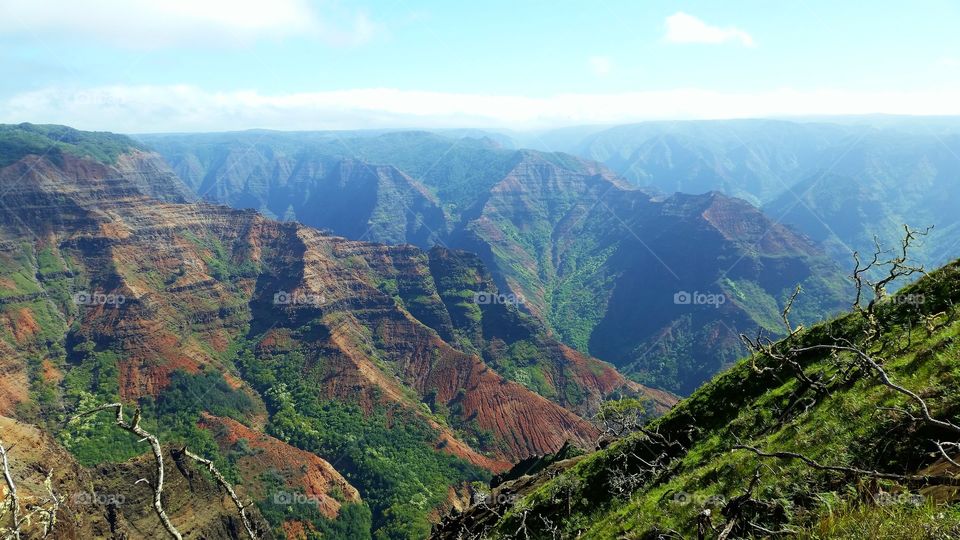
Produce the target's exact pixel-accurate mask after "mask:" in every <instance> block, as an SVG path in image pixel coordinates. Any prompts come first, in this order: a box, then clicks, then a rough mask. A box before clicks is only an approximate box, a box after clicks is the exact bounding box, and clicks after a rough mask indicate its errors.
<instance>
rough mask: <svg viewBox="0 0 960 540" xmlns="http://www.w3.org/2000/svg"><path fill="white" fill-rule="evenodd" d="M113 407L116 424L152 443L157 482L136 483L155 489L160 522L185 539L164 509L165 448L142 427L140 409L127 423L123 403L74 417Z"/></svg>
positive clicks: (140, 481) (81, 415)
mask: <svg viewBox="0 0 960 540" xmlns="http://www.w3.org/2000/svg"><path fill="white" fill-rule="evenodd" d="M110 409H113V410H114V411H115V413H116V424H117V425H118V426H119V427H120V428H122V429H124V430H126V431H129V432H130V433H133V434H134V435H136V436H137V437H140V439H141V441H147V442H148V443H150V448H151V449H152V450H153V457H154V459H155V460H156V463H157V482H156V484H153V483H151V482H150V480H148V479H146V478H141V479H140V480H137V481H136V482H135V484H140V483H144V484H147V485H148V486H150V487H151V489H153V509H154V511H155V512H156V514H157V517H158V518H160V522H161V523H162V524H163V527H164V528H165V529H166V530H167V533H169V534H170V536H171V537H172V538H175V539H176V540H183V536H182V535H181V534H180V531H178V530H177V528H176V527H174V525H173V523H172V522H171V521H170V518H169V517H167V513H166V511H165V510H164V509H163V500H162V498H163V480H164V472H163V448H161V446H160V440H159V439H157V437H156V436H155V435H152V434H150V433H148V432H147V431H145V430H144V429H143V428H141V427H140V409H137V410H136V411H135V412H134V413H133V420H132V421H131V422H129V423H127V421H126V420H124V419H123V404H122V403H110V404H108V405H102V406H100V407H97V408H96V409H92V410H89V411H87V412H85V413H81V414H80V415H78V416H76V417H74V418H81V417H84V416H90V415H93V414H96V413H98V412H101V411H106V410H110Z"/></svg>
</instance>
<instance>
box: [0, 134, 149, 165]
mask: <svg viewBox="0 0 960 540" xmlns="http://www.w3.org/2000/svg"><path fill="white" fill-rule="evenodd" d="M139 148H142V147H141V146H140V145H139V144H137V143H136V142H134V141H133V140H132V139H130V138H129V137H127V136H125V135H116V134H114V133H106V132H96V131H78V130H75V129H73V128H69V127H66V126H58V125H46V124H26V123H24V124H17V125H9V124H6V125H5V124H0V167H6V166H7V165H10V164H11V163H16V162H17V161H18V160H20V158H22V157H23V156H26V155H29V154H36V155H46V156H47V157H49V158H50V159H52V160H54V161H56V159H57V156H58V155H60V154H61V153H67V154H72V155H75V156H78V157H89V158H92V159H95V160H97V161H99V162H101V163H115V162H116V160H117V157H119V156H120V154H122V153H124V152H127V151H129V150H131V149H139Z"/></svg>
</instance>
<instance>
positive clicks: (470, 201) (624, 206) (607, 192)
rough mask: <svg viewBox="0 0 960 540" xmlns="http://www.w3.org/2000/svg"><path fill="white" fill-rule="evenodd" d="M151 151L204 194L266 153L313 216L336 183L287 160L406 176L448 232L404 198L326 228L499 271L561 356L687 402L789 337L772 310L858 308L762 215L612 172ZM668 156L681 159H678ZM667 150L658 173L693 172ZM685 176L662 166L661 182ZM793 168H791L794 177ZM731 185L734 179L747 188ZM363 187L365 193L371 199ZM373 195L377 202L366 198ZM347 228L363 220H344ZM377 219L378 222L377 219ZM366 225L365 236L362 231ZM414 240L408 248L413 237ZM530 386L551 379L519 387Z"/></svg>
mask: <svg viewBox="0 0 960 540" xmlns="http://www.w3.org/2000/svg"><path fill="white" fill-rule="evenodd" d="M145 143H146V144H149V145H153V146H155V147H156V148H158V149H159V151H160V152H161V153H162V154H163V155H164V156H165V157H167V158H168V159H170V160H171V161H172V162H173V163H176V164H179V165H178V168H182V167H185V166H187V164H189V163H193V162H195V161H201V162H202V163H204V166H203V167H202V170H203V171H205V172H204V173H203V174H204V176H203V178H210V177H211V175H212V176H213V177H216V176H217V175H223V176H224V179H223V180H222V181H220V182H219V183H218V185H220V184H226V185H230V184H231V183H233V184H237V183H242V182H247V180H245V178H253V177H256V176H257V175H254V174H252V173H251V174H247V173H243V174H234V173H232V172H231V170H230V169H228V168H227V167H226V166H221V165H220V162H217V161H216V160H214V159H211V158H210V157H209V156H212V155H221V154H223V153H231V154H236V153H240V152H241V151H242V150H243V149H244V148H249V147H250V146H251V145H253V147H255V148H258V149H259V148H262V149H264V150H263V151H259V152H258V153H259V156H260V157H258V158H252V157H247V158H245V159H257V160H259V161H258V163H261V165H259V167H260V168H261V169H263V170H266V169H269V168H277V169H283V170H288V169H289V170H291V171H293V170H294V169H297V170H299V171H300V173H299V174H300V175H301V177H302V178H303V179H304V182H301V183H299V184H297V185H292V184H284V186H283V187H282V188H278V190H276V193H280V194H283V196H284V197H293V198H296V196H293V195H291V194H292V193H295V192H298V193H299V197H300V198H302V199H304V200H306V199H309V198H310V197H312V193H313V191H311V190H312V189H314V188H310V187H307V186H308V185H310V186H313V185H319V184H323V183H324V182H326V180H325V179H326V178H327V177H328V176H329V175H328V174H327V173H326V172H309V171H310V169H309V168H307V167H298V166H296V165H283V163H287V161H284V160H290V159H293V158H292V157H291V156H296V158H295V159H294V160H293V161H291V162H290V163H307V162H310V161H311V160H313V161H322V160H323V159H326V160H331V161H333V162H339V161H340V160H345V159H346V160H359V161H361V162H364V163H386V164H390V165H392V166H395V167H396V168H398V169H400V170H402V171H403V172H404V173H407V174H409V175H410V176H411V177H413V178H416V184H414V185H420V186H424V188H425V189H426V190H429V192H431V193H434V194H436V201H437V202H436V205H438V207H439V208H441V209H442V210H443V215H442V216H441V215H439V214H428V213H424V212H423V211H422V209H423V206H422V204H421V203H418V202H417V201H419V200H422V199H409V196H408V198H407V199H404V200H405V201H406V202H407V203H406V204H405V205H394V206H391V207H389V208H387V207H384V212H372V211H371V210H370V206H369V205H367V206H363V205H359V204H357V205H353V206H350V207H344V208H343V210H342V213H340V214H337V215H338V216H339V217H338V218H337V222H333V221H327V222H325V223H324V226H325V227H329V228H330V229H331V230H333V231H334V232H335V233H337V234H342V235H345V236H347V237H350V238H352V239H358V238H361V237H362V236H363V235H365V234H366V235H370V234H374V233H375V235H374V236H372V238H374V239H379V240H382V241H386V242H391V243H394V242H410V243H414V244H417V245H419V246H421V247H429V246H432V245H433V244H434V243H438V242H442V245H445V246H449V247H451V248H455V249H464V250H467V251H471V252H474V253H477V254H479V255H480V257H481V259H482V260H483V262H484V263H485V264H486V265H487V266H488V267H489V268H490V269H491V271H492V277H493V281H494V283H496V285H497V287H498V289H499V290H500V291H502V292H503V293H504V294H505V295H508V296H509V295H512V296H511V297H510V298H512V299H513V300H520V301H522V305H520V306H519V307H520V309H521V310H522V311H524V312H526V313H529V314H531V315H533V316H534V317H535V318H537V319H539V321H540V323H541V324H543V325H545V326H547V327H548V328H550V329H551V330H552V331H553V332H555V335H556V336H557V337H558V338H559V340H560V341H562V342H563V343H565V344H566V345H568V346H570V347H572V348H574V349H576V350H578V351H580V352H581V353H584V354H591V355H594V356H597V357H599V358H601V359H603V360H606V361H608V362H611V363H613V364H614V365H616V366H618V367H620V368H624V369H625V370H627V371H628V372H631V373H630V374H631V376H632V378H634V379H635V380H637V381H640V382H643V383H645V384H648V385H650V386H657V387H660V388H666V389H669V390H671V391H675V392H680V393H686V392H690V391H692V390H693V389H694V388H696V386H697V385H698V384H700V383H701V382H703V381H704V380H706V379H707V378H708V377H709V376H710V375H712V374H713V373H716V372H717V371H718V370H720V369H721V368H722V367H723V366H726V365H729V363H730V362H732V361H733V359H735V358H736V357H737V356H738V355H740V354H742V353H743V349H742V348H741V346H740V342H739V339H738V337H737V334H738V333H739V332H740V331H743V330H746V329H750V328H753V327H755V326H756V325H757V324H762V325H763V326H764V327H765V328H766V329H767V330H770V331H772V332H779V331H780V330H781V328H780V327H779V326H778V324H777V322H776V320H777V317H776V313H777V312H778V309H777V308H776V306H777V305H782V302H783V301H784V299H785V297H786V295H788V294H789V292H791V291H792V289H793V287H794V286H795V285H796V284H798V283H802V284H803V286H804V287H805V288H807V289H808V290H809V291H810V294H809V295H808V297H807V298H808V299H807V300H805V302H807V304H805V305H803V306H798V310H797V312H796V316H797V320H798V321H799V322H811V321H813V320H816V319H817V318H819V317H822V316H824V315H825V314H828V313H831V312H833V311H836V310H837V309H840V308H841V307H842V306H843V305H844V304H845V301H846V299H845V298H841V296H840V295H838V294H837V293H836V291H835V287H834V286H833V285H831V284H832V283H834V282H836V283H840V282H841V281H843V279H844V278H843V276H841V274H840V273H839V272H838V271H837V270H836V268H834V267H832V265H831V264H830V262H829V261H828V260H827V259H826V258H824V256H823V255H822V254H821V252H820V250H819V249H818V248H817V247H816V246H814V245H812V244H811V243H810V242H809V241H808V240H807V239H805V238H802V237H800V236H798V235H797V234H794V233H793V232H791V231H790V230H788V229H786V228H784V227H782V226H780V225H778V223H777V222H776V221H774V220H771V219H768V218H767V217H766V216H764V215H763V214H762V213H761V212H760V211H758V210H757V209H756V208H754V207H753V206H751V205H750V204H747V203H746V202H744V201H742V200H739V199H733V198H730V197H726V196H723V195H719V194H717V193H707V194H703V195H697V196H683V195H675V196H669V197H660V196H655V195H653V194H652V193H649V192H646V191H644V190H639V189H636V188H633V187H631V186H630V185H628V184H627V183H626V181H625V180H622V179H621V178H620V177H618V176H616V175H615V174H613V173H612V172H610V170H608V169H606V168H605V167H604V166H601V165H599V164H597V163H594V162H590V161H586V160H582V159H579V158H576V157H573V156H570V155H565V154H556V153H545V152H535V151H526V150H520V151H516V150H505V149H502V148H498V147H497V146H496V145H495V144H493V143H491V142H490V141H485V140H479V139H469V138H463V139H452V138H444V137H442V136H439V135H435V134H429V133H392V134H384V135H379V136H373V135H370V136H357V135H349V134H347V135H337V134H331V133H327V134H325V133H307V134H272V133H271V134H260V133H257V134H222V135H217V134H211V135H202V136H156V137H151V138H148V139H146V140H145ZM660 143H662V144H665V145H667V146H668V147H669V148H674V147H676V146H677V144H680V143H677V142H675V141H674V142H671V141H667V140H664V141H660ZM660 143H658V144H660ZM675 143H676V144H675ZM684 144H686V143H684ZM814 146H815V145H814ZM669 148H668V149H667V150H664V152H666V156H663V157H662V159H666V160H667V161H669V160H670V159H674V158H675V159H677V160H680V161H681V162H683V161H684V160H686V159H688V157H689V156H684V155H679V154H677V153H676V152H671V151H670V150H669ZM267 149H269V151H267ZM724 151H725V150H724ZM731 151H732V150H731ZM791 151H792V150H790V151H787V154H789V153H790V152H791ZM796 151H797V152H800V153H809V152H811V151H812V150H811V149H810V148H806V147H805V148H802V149H797V150H796ZM271 152H272V153H271ZM718 152H719V150H718ZM764 155H766V154H764ZM776 155H780V154H776ZM805 155H806V154H805ZM204 156H206V157H204ZM741 157H743V156H741ZM655 159H661V158H655ZM711 159H713V158H704V160H705V161H704V163H703V164H702V166H696V167H694V169H696V170H694V171H693V172H690V174H691V175H693V176H694V177H698V178H699V175H700V173H701V172H702V173H704V174H706V173H707V172H711V171H713V169H711V168H710V167H709V164H710V160H711ZM743 159H744V160H746V161H747V162H749V163H750V167H748V168H749V170H750V171H753V172H752V173H751V174H753V176H752V177H751V178H752V179H751V180H749V181H748V182H747V183H751V182H754V183H759V184H764V185H766V183H768V181H769V180H771V175H774V174H775V173H774V172H771V171H772V169H771V170H767V169H764V168H763V167H762V161H763V160H762V159H759V158H757V159H753V158H751V157H750V156H745V157H743ZM771 159H774V157H771ZM776 159H779V158H776ZM783 159H785V160H786V159H788V156H787V157H783ZM757 160H759V161H760V162H758V163H755V161H757ZM224 163H226V162H224ZM685 166H686V165H685V164H684V163H664V164H663V167H661V168H662V173H658V175H660V176H662V175H663V174H667V172H669V171H672V170H679V169H678V168H683V167H685ZM368 167H372V166H368ZM783 167H785V168H789V163H785V164H783ZM271 170H272V169H271ZM777 170H780V169H779V168H777ZM663 171H666V172H663ZM697 171H700V172H697ZM714 172H716V171H714ZM721 172H722V174H723V175H725V176H729V177H732V176H736V174H737V171H727V170H726V169H724V170H723V171H721ZM754 173H755V174H754ZM192 174H194V176H195V177H197V178H199V177H200V175H199V174H196V173H192ZM284 174H286V173H284ZM717 174H720V172H718V173H717ZM285 177H292V174H291V175H287V176H285ZM307 178H309V179H311V180H309V181H307V180H306V179H307ZM694 180H696V179H694ZM354 181H355V182H356V185H357V186H358V188H359V187H361V186H368V185H370V183H369V182H367V183H364V182H363V181H361V180H359V179H354ZM678 181H680V180H678ZM703 181H704V182H706V180H703ZM197 182H199V180H198V181H197ZM311 182H312V183H311ZM692 182H693V183H691V184H687V183H686V181H685V180H684V181H682V182H681V185H690V186H700V185H702V184H703V182H701V181H700V180H696V181H692ZM250 184H251V185H253V184H257V182H254V181H252V180H251V181H250ZM261 184H262V182H261V183H260V184H257V185H261ZM244 185H246V184H244ZM751 185H752V184H751ZM244 190H247V191H249V189H248V188H246V187H244V188H243V189H240V192H244V193H246V192H247V191H244ZM697 190H698V191H699V187H698V188H697ZM361 191H362V192H364V193H368V191H367V189H366V188H363V189H361ZM396 192H397V190H396V189H394V188H393V187H390V186H387V187H384V188H383V193H384V194H385V195H386V196H390V197H393V198H397V197H395V196H394V194H395V193H396ZM407 192H408V193H412V194H416V193H419V192H420V190H419V189H412V188H409V189H407ZM232 193H233V191H231V190H229V189H228V190H226V191H225V192H210V193H208V194H206V195H205V196H207V197H208V198H210V199H212V200H216V201H222V202H228V203H229V204H231V205H236V204H237V203H236V202H234V201H233V200H232V199H231V198H230V197H232V196H233V195H232ZM271 193H274V191H272V190H271V188H270V187H264V188H263V189H262V190H261V192H260V193H259V195H257V197H255V199H256V200H257V201H259V202H258V203H257V204H259V205H263V204H266V203H267V202H269V201H270V200H271V199H270V197H269V195H270V194H271ZM737 193H739V192H737ZM368 198H369V199H370V200H374V199H375V198H376V197H374V196H373V195H368ZM418 204H421V205H420V206H418ZM247 206H257V205H256V204H247ZM404 206H406V208H405V207H404ZM354 207H356V208H358V210H354ZM311 212H312V211H311V210H310V208H309V207H297V209H296V211H295V212H292V213H291V214H290V215H291V216H293V217H295V218H296V219H298V220H301V221H304V222H306V223H310V221H309V220H311V219H314V218H312V217H311V216H312V214H311ZM351 214H352V215H353V216H354V217H353V218H350V217H348V216H350V215H351ZM373 214H376V216H379V217H376V218H370V216H371V215H373ZM357 216H359V217H357ZM412 216H416V217H417V220H416V222H417V223H419V224H421V225H423V227H424V228H425V229H427V230H430V231H433V232H435V233H436V234H435V235H434V236H431V237H429V238H426V237H425V236H424V235H423V234H421V233H416V234H412V233H411V231H412V230H413V229H412V227H411V225H410V219H411V217H412ZM430 216H434V217H435V218H436V220H434V219H433V218H432V217H430ZM428 218H429V219H428ZM364 220H366V221H364ZM358 221H359V222H364V223H366V222H368V223H369V226H367V227H358V226H357V222H358ZM385 223H390V225H389V226H387V225H385ZM391 227H392V228H391ZM404 227H405V228H406V231H407V234H406V235H405V236H403V235H402V234H401V233H402V230H403V229H404ZM401 236H402V238H400V237H401ZM769 270H777V272H781V273H780V274H779V275H782V276H784V279H783V280H782V282H774V281H771V280H769V279H767V278H765V277H764V276H768V275H778V274H777V272H772V271H769ZM790 280H792V281H791V282H789V283H788V281H790ZM682 293H689V294H690V295H691V300H692V301H691V303H690V304H689V305H686V304H674V303H673V299H674V294H680V295H681V297H683V296H684V295H683V294H682ZM694 293H701V295H694ZM702 295H707V296H702ZM709 295H712V296H709ZM719 295H723V298H724V300H727V299H729V300H730V301H729V302H725V303H724V304H722V305H716V304H712V305H710V306H705V305H700V304H697V303H696V300H697V299H699V298H718V297H719ZM694 296H695V297H694ZM680 299H681V300H682V299H683V298H680ZM516 303H517V304H520V303H521V302H516ZM454 309H455V310H456V308H454ZM428 318H429V316H428ZM431 321H432V319H431ZM467 322H468V323H469V321H467ZM428 324H431V325H433V324H434V323H433V322H431V323H428ZM436 324H439V325H440V326H439V327H437V328H435V329H436V330H437V331H438V332H440V333H441V335H445V334H444V332H449V329H446V330H445V329H444V328H443V325H442V323H441V322H436ZM468 326H469V324H468ZM461 337H462V336H461ZM468 341H469V340H468ZM474 345H477V346H479V347H480V349H482V348H483V346H482V345H479V344H477V343H474ZM480 349H478V351H479V350H480ZM491 364H492V365H493V364H494V363H492V362H491ZM515 371H516V369H515V366H510V367H508V371H506V372H505V371H502V370H501V374H507V376H508V377H510V375H509V373H513V372H515ZM526 376H533V377H535V378H536V377H539V376H538V375H537V374H536V373H528V374H527V375H520V377H521V378H523V377H526ZM542 379H543V380H541V381H539V382H536V385H538V386H540V387H542V388H543V389H544V391H545V392H557V393H558V394H563V393H564V391H563V390H562V389H561V388H557V384H558V382H557V380H546V379H550V377H548V376H546V375H544V377H542ZM553 379H558V377H553ZM541 393H542V392H541ZM562 399H563V398H561V401H562Z"/></svg>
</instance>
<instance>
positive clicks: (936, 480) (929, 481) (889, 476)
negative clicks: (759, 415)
mask: <svg viewBox="0 0 960 540" xmlns="http://www.w3.org/2000/svg"><path fill="white" fill-rule="evenodd" d="M733 449H734V450H748V451H750V452H753V453H754V454H756V455H757V456H759V457H762V458H776V459H787V460H789V459H796V460H800V461H802V462H803V463H804V464H805V465H807V466H808V467H810V468H812V469H816V470H818V471H830V472H839V473H846V474H854V475H858V476H869V477H871V478H879V479H882V480H895V481H898V482H904V483H909V484H914V485H922V486H960V478H954V477H952V476H929V475H914V474H896V473H887V472H881V471H871V470H867V469H860V468H858V467H844V466H840V465H823V464H821V463H819V462H817V461H815V460H813V459H810V458H808V457H806V456H804V455H802V454H798V453H796V452H764V451H762V450H759V449H757V448H754V447H753V446H747V445H743V444H737V445H734V446H733Z"/></svg>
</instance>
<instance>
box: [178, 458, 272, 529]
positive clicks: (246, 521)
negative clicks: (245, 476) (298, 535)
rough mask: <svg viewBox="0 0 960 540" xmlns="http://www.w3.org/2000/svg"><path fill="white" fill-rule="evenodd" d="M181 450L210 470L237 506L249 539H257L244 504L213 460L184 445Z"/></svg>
mask: <svg viewBox="0 0 960 540" xmlns="http://www.w3.org/2000/svg"><path fill="white" fill-rule="evenodd" d="M182 452H183V454H184V455H185V456H187V457H188V458H190V459H192V460H194V461H196V462H197V463H201V464H203V465H204V466H205V467H206V468H207V470H208V471H210V474H211V475H213V478H214V479H215V480H216V481H217V483H218V484H220V487H222V488H223V489H224V490H225V491H226V492H227V494H228V495H229V496H230V498H231V499H233V504H235V505H236V506H237V511H238V512H240V519H241V520H243V526H244V528H246V529H247V534H248V535H250V538H251V540H258V539H259V536H258V535H257V533H256V532H254V530H253V524H252V523H251V522H250V518H249V517H247V507H246V505H244V504H243V502H242V501H240V497H238V496H237V492H236V491H234V489H233V486H231V485H230V482H227V479H226V478H224V477H223V475H222V474H220V471H219V470H217V468H216V466H215V465H214V464H213V462H212V461H210V460H209V459H206V458H203V457H200V456H198V455H197V454H194V453H193V452H191V451H189V450H187V449H186V447H184V448H183V450H182Z"/></svg>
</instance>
